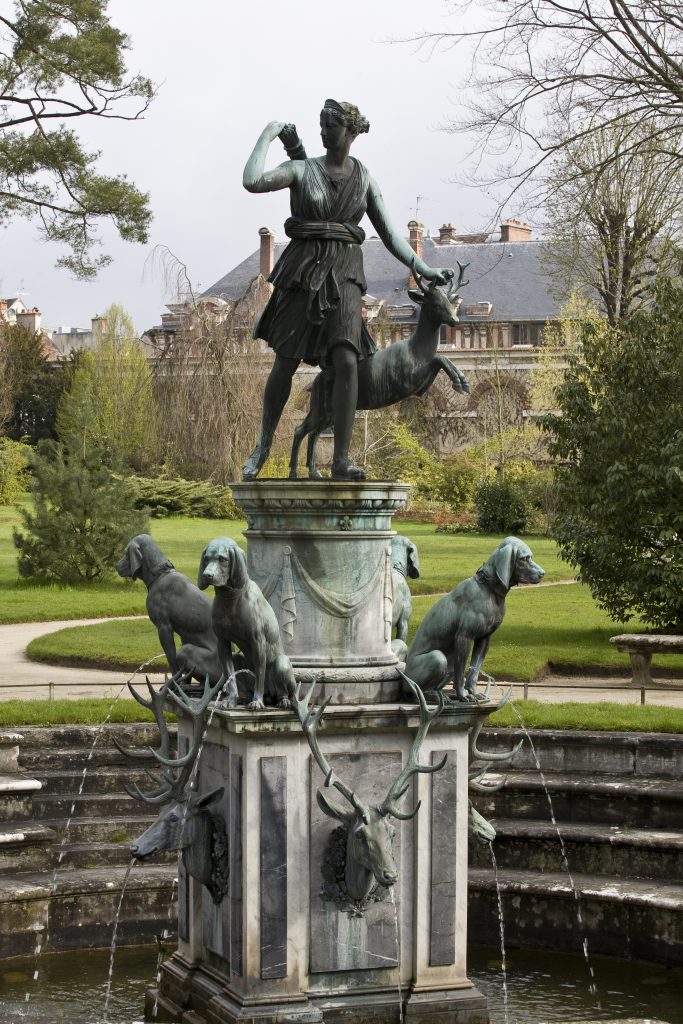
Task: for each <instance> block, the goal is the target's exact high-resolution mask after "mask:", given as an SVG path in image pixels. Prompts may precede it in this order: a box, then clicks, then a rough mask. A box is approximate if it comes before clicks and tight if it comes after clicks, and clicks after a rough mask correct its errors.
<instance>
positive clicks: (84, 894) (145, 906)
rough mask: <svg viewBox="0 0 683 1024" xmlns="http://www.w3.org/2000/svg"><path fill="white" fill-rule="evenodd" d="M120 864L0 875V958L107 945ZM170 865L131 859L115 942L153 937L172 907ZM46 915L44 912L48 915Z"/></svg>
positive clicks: (172, 871) (173, 882) (121, 880)
mask: <svg viewBox="0 0 683 1024" xmlns="http://www.w3.org/2000/svg"><path fill="white" fill-rule="evenodd" d="M126 871H127V866H126V867H116V866H107V867H106V868H90V869H87V870H86V869H73V870H69V871H65V870H60V871H59V872H58V874H57V877H56V879H55V881H54V884H53V872H47V873H45V872H42V873H35V874H28V875H15V876H12V875H8V874H4V873H3V874H2V875H1V876H0V921H2V928H1V929H0V957H8V956H26V955H28V954H32V953H33V952H34V950H35V948H36V946H37V945H38V943H40V944H41V945H43V946H44V947H45V948H46V949H47V950H59V949H79V948H83V947H87V946H100V947H107V946H108V945H109V944H110V942H111V939H112V932H113V925H114V919H115V917H116V912H117V908H118V906H119V902H120V901H121V889H122V886H123V883H124V879H125V875H126ZM176 878H177V871H176V866H175V865H160V866H151V865H140V864H136V865H134V867H133V868H132V870H131V872H130V876H129V879H128V884H127V886H126V891H125V895H124V897H123V901H122V902H121V912H120V916H119V926H118V931H117V943H119V944H121V945H131V944H142V943H146V942H154V939H155V936H156V935H157V934H159V933H160V932H161V931H162V930H163V929H164V928H169V921H171V922H175V920H176V916H177V908H176V906H175V905H174V904H175V900H177V892H178V889H177V884H176ZM48 915H49V916H48ZM46 925H47V927H46Z"/></svg>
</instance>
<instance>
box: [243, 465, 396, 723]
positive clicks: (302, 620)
mask: <svg viewBox="0 0 683 1024" xmlns="http://www.w3.org/2000/svg"><path fill="white" fill-rule="evenodd" d="M409 490H410V488H409V486H408V485H407V484H394V483H387V482H384V481H379V482H367V481H362V482H357V483H338V482H335V481H332V480H315V481H307V482H302V481H297V480H256V481H254V482H250V483H239V484H234V485H233V494H234V497H235V501H236V502H237V504H238V505H239V506H240V508H241V509H242V510H243V511H244V514H245V516H246V518H247V527H248V528H247V530H246V531H245V537H246V538H247V564H248V569H249V575H250V576H251V578H252V579H253V580H255V581H256V583H258V585H259V586H260V587H261V590H262V591H263V593H264V594H265V595H266V597H267V598H268V600H269V601H270V604H271V605H272V607H273V610H274V612H275V614H276V616H277V619H278V622H279V624H280V633H281V635H282V641H283V644H284V649H285V653H286V654H287V656H288V657H289V659H290V660H291V662H292V665H293V666H294V670H295V674H296V677H297V679H301V680H303V681H310V680H315V681H316V682H317V683H318V685H319V687H320V693H319V694H318V696H320V697H321V698H324V697H327V696H331V697H332V699H333V701H335V703H372V702H375V701H386V700H396V699H398V698H399V697H400V694H401V679H400V676H399V675H398V672H397V671H396V666H397V664H398V660H397V658H396V656H395V654H394V653H393V651H392V649H391V617H392V581H391V565H392V559H391V538H392V537H393V536H394V535H395V531H393V530H392V528H391V519H392V516H393V514H394V512H395V511H396V510H397V509H399V508H402V507H403V506H404V505H405V503H406V500H407V497H408V492H409Z"/></svg>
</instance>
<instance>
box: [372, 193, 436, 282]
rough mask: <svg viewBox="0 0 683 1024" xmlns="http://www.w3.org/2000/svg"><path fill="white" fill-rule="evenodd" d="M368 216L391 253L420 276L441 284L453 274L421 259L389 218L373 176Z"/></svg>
mask: <svg viewBox="0 0 683 1024" xmlns="http://www.w3.org/2000/svg"><path fill="white" fill-rule="evenodd" d="M368 217H369V218H370V221H371V223H372V226H373V227H374V229H375V231H376V232H377V234H378V235H379V237H380V238H381V239H382V241H383V242H384V244H385V246H386V247H387V249H388V250H389V252H390V253H391V255H392V256H395V257H396V259H397V260H400V261H401V263H405V265H406V266H407V267H412V266H414V267H415V270H416V271H417V272H418V274H419V275H420V277H426V278H427V280H432V279H433V278H436V280H437V281H438V282H439V284H445V282H446V281H447V280H448V279H449V278H451V277H452V276H453V271H452V270H451V269H450V268H448V269H445V270H439V269H437V268H435V267H429V266H427V264H426V263H425V262H424V260H421V259H420V258H419V257H418V256H417V255H416V253H415V252H414V250H413V249H411V247H410V246H409V245H408V243H407V242H406V240H405V238H403V237H402V236H401V235H399V234H398V232H397V231H396V229H395V228H394V226H393V224H392V223H391V221H390V220H389V214H388V212H387V208H386V206H385V205H384V199H383V198H382V193H381V192H380V190H379V187H378V185H377V182H376V181H374V180H373V179H372V178H371V179H370V186H369V188H368Z"/></svg>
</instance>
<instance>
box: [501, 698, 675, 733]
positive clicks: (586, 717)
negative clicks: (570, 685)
mask: <svg viewBox="0 0 683 1024" xmlns="http://www.w3.org/2000/svg"><path fill="white" fill-rule="evenodd" d="M515 708H516V709H517V711H518V712H519V715H521V717H522V720H523V722H524V725H525V726H526V728H527V729H572V730H580V731H584V732H668V733H683V708H669V707H665V706H663V705H661V704H646V705H645V706H641V705H640V704H612V703H610V702H608V701H600V702H599V703H596V704H579V703H576V702H573V701H572V702H567V703H566V704H542V703H541V702H540V701H537V700H521V701H517V702H516V703H515V706H514V707H512V706H510V705H509V704H508V705H506V707H504V708H502V709H501V710H500V711H495V712H494V713H493V714H492V715H491V717H490V718H489V724H490V725H495V726H499V727H503V728H519V726H520V720H519V716H518V715H517V714H516V713H515Z"/></svg>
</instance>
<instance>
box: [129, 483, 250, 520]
mask: <svg viewBox="0 0 683 1024" xmlns="http://www.w3.org/2000/svg"><path fill="white" fill-rule="evenodd" d="M129 483H130V487H131V490H132V492H133V494H134V498H135V507H136V508H139V509H142V508H147V509H149V514H150V515H151V516H154V518H156V519H161V518H163V517H164V516H175V515H178V516H189V517H190V518H194V519H241V517H242V516H241V513H240V511H239V509H238V508H237V505H236V504H235V502H234V499H233V497H232V491H231V490H230V488H229V487H221V486H219V485H217V484H212V483H209V482H208V481H206V480H181V479H175V480H174V479H168V478H165V477H161V478H159V479H152V478H150V477H144V476H136V477H131V478H130V480H129Z"/></svg>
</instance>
